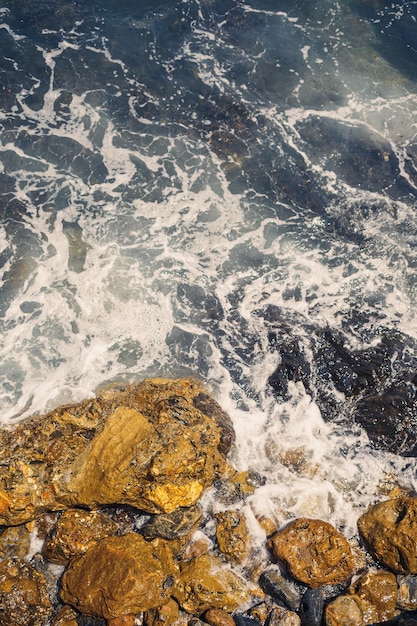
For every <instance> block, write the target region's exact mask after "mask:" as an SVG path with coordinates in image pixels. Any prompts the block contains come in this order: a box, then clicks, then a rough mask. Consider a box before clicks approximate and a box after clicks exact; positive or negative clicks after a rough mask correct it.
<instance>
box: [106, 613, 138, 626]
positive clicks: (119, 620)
mask: <svg viewBox="0 0 417 626" xmlns="http://www.w3.org/2000/svg"><path fill="white" fill-rule="evenodd" d="M135 624H136V616H135V615H123V616H122V617H114V618H113V619H108V620H107V626H135Z"/></svg>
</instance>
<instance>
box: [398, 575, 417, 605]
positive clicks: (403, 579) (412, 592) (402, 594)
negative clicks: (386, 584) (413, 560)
mask: <svg viewBox="0 0 417 626" xmlns="http://www.w3.org/2000/svg"><path fill="white" fill-rule="evenodd" d="M397 605H398V607H399V608H400V609H406V610H407V611H412V610H416V609H417V576H411V575H410V576H398V599H397Z"/></svg>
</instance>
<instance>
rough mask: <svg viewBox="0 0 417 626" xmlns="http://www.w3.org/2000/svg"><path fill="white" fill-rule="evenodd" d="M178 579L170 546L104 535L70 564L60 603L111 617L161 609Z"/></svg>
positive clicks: (132, 535) (131, 536)
mask: <svg viewBox="0 0 417 626" xmlns="http://www.w3.org/2000/svg"><path fill="white" fill-rule="evenodd" d="M177 575H178V568H177V566H176V564H175V563H174V560H173V558H172V555H171V552H170V550H169V544H168V542H166V541H164V540H162V539H155V540H153V541H150V542H147V541H146V540H145V539H144V538H143V537H142V536H141V535H138V534H136V533H128V534H127V535H124V536H122V537H106V538H104V539H101V540H100V541H98V542H97V543H96V544H95V545H94V546H92V547H91V548H90V549H89V550H87V552H85V553H84V554H82V555H81V556H78V557H75V558H74V559H72V560H71V562H70V564H69V566H68V568H67V569H66V571H65V572H64V575H63V577H62V589H61V599H62V600H63V602H65V603H66V604H70V605H71V606H73V607H74V608H76V609H77V610H78V611H80V612H81V613H85V614H86V615H92V616H95V617H103V618H105V619H112V618H116V617H122V616H124V615H131V614H133V615H134V614H136V613H139V612H142V611H147V610H148V609H151V608H156V607H158V606H161V605H162V604H163V603H164V602H165V601H166V599H167V598H169V596H170V595H171V588H172V585H173V584H174V581H175V578H176V577H177Z"/></svg>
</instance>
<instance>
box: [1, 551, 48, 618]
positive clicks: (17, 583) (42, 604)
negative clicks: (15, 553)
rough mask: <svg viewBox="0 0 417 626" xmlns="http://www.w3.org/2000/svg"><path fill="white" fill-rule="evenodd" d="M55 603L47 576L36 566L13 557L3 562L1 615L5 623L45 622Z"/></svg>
mask: <svg viewBox="0 0 417 626" xmlns="http://www.w3.org/2000/svg"><path fill="white" fill-rule="evenodd" d="M51 614H52V605H51V602H50V600H49V596H48V593H47V590H46V584H45V579H44V577H43V576H42V574H40V573H39V572H37V571H36V569H35V568H34V567H33V566H32V565H30V564H29V563H27V562H26V561H23V560H21V559H19V558H18V557H11V558H8V559H5V560H4V561H2V562H1V563H0V617H1V624H2V626H45V625H46V624H47V623H48V621H49V619H50V617H51Z"/></svg>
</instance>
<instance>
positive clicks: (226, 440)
mask: <svg viewBox="0 0 417 626" xmlns="http://www.w3.org/2000/svg"><path fill="white" fill-rule="evenodd" d="M193 405H194V406H195V408H196V409H198V410H199V411H201V413H203V414H204V415H207V416H208V417H210V418H211V419H212V420H214V421H215V422H216V424H217V426H218V428H219V431H220V441H219V445H218V448H219V452H220V453H221V454H222V455H223V456H227V454H228V453H229V452H230V449H231V447H232V445H233V444H234V442H235V438H236V437H235V431H234V429H233V424H232V421H231V419H230V417H229V416H228V414H227V413H226V412H225V411H223V409H222V408H221V406H220V405H219V404H218V403H217V402H216V401H215V400H214V398H212V397H211V396H210V395H209V394H208V393H206V392H205V391H200V392H199V393H197V394H196V395H195V396H194V397H193Z"/></svg>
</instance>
